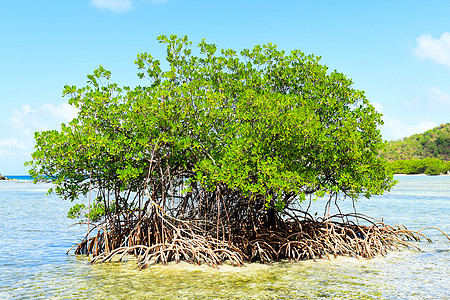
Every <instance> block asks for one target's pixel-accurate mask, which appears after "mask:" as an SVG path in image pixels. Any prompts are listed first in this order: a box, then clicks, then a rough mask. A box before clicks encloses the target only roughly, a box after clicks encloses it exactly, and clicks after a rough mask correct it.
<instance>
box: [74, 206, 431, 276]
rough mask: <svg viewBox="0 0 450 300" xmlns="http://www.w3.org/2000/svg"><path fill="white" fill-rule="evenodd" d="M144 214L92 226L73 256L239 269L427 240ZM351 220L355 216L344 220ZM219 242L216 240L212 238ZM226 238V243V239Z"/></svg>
mask: <svg viewBox="0 0 450 300" xmlns="http://www.w3.org/2000/svg"><path fill="white" fill-rule="evenodd" d="M151 210H152V212H151V213H150V214H145V215H144V216H142V215H141V216H139V215H140V214H139V212H138V211H131V212H129V213H128V214H126V215H124V214H122V215H116V216H115V217H114V218H111V219H110V220H109V221H107V222H104V223H103V224H102V225H101V226H98V227H97V231H96V235H95V236H92V232H91V237H90V238H89V239H87V238H85V239H84V240H83V241H82V242H81V243H79V244H77V245H76V250H75V253H76V254H92V255H93V258H92V260H91V263H102V262H111V261H121V260H122V259H123V258H124V256H125V255H127V254H131V255H134V256H135V257H136V258H137V260H138V267H139V268H141V269H142V268H146V267H148V266H149V265H152V264H157V263H161V264H167V263H169V262H180V261H187V262H190V263H193V264H202V263H205V264H208V265H209V266H213V267H216V266H218V265H221V264H222V263H223V262H224V261H229V262H230V263H231V264H232V265H235V266H241V265H243V264H244V262H252V261H259V262H262V263H271V262H273V261H279V260H284V259H286V260H289V261H300V260H306V259H313V260H316V259H321V258H328V259H330V257H337V256H351V257H355V258H373V257H375V256H377V255H383V256H384V255H386V254H387V252H388V251H390V250H399V249H401V248H404V247H411V248H415V249H418V250H420V249H419V248H418V247H417V246H416V245H414V244H412V243H411V242H414V241H420V240H421V239H426V240H427V241H429V242H431V240H430V239H429V238H427V237H426V236H425V235H424V234H423V233H421V232H420V231H421V230H418V231H412V230H408V229H406V228H405V227H404V226H390V225H387V224H384V223H382V222H377V221H375V220H371V219H369V217H367V216H363V218H364V219H367V220H370V222H368V223H369V224H368V225H357V224H355V222H351V221H346V222H343V221H340V222H339V221H336V220H335V219H338V220H343V218H342V215H335V216H331V217H328V218H325V219H322V220H320V221H319V220H313V219H310V218H305V219H301V220H300V219H298V218H297V219H296V220H295V221H293V220H292V219H289V220H282V219H278V220H277V226H276V228H274V229H268V228H267V227H264V226H260V227H254V228H253V230H249V229H247V228H246V227H242V226H241V227H239V226H235V227H231V226H229V225H228V226H225V225H222V226H217V224H215V222H208V221H205V220H179V219H176V218H173V217H169V216H168V215H167V214H165V213H164V212H163V211H162V209H161V208H160V207H159V206H157V205H154V206H153V207H152V209H151ZM349 216H350V217H351V216H353V217H355V214H351V215H350V214H349V215H346V218H347V220H348V217H349ZM217 237H219V238H217ZM227 237H231V238H227Z"/></svg>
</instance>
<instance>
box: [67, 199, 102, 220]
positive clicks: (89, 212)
mask: <svg viewBox="0 0 450 300" xmlns="http://www.w3.org/2000/svg"><path fill="white" fill-rule="evenodd" d="M105 215H106V210H105V206H104V204H103V203H100V202H98V201H96V202H94V203H93V204H91V206H90V208H89V207H86V205H84V204H75V205H74V206H72V207H71V208H70V209H69V212H68V213H67V217H68V218H70V219H77V218H86V219H87V218H89V219H90V220H91V221H92V222H95V221H98V220H100V219H101V218H102V217H104V216H105Z"/></svg>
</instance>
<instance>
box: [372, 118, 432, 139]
mask: <svg viewBox="0 0 450 300" xmlns="http://www.w3.org/2000/svg"><path fill="white" fill-rule="evenodd" d="M383 121H384V126H383V127H382V129H381V131H382V133H383V138H384V139H386V140H398V139H401V138H404V137H407V136H410V135H413V134H416V133H422V132H425V131H427V130H429V129H431V128H434V127H436V126H438V124H436V123H435V122H434V121H421V122H419V123H418V124H405V123H403V122H401V121H400V120H397V119H394V118H391V117H388V116H386V115H384V116H383Z"/></svg>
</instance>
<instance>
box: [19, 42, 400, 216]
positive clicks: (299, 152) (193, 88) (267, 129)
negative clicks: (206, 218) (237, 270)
mask: <svg viewBox="0 0 450 300" xmlns="http://www.w3.org/2000/svg"><path fill="white" fill-rule="evenodd" d="M158 41H159V42H160V43H162V44H165V45H166V47H167V56H166V60H167V64H168V68H167V69H165V70H163V69H162V67H161V63H160V61H159V60H157V59H155V58H153V57H152V56H151V55H150V54H148V53H142V54H139V55H138V57H137V60H136V62H135V63H136V65H137V66H138V69H139V73H138V76H139V77H140V78H142V79H144V80H147V81H146V84H145V85H142V86H137V87H135V88H129V87H119V86H118V85H117V84H115V83H111V82H110V76H111V73H110V72H109V71H107V70H105V69H104V68H103V67H100V68H99V69H97V70H95V72H94V74H92V75H89V76H88V84H87V86H85V87H81V88H78V87H75V86H66V87H65V90H64V95H65V96H67V97H68V98H69V103H70V104H72V105H74V106H75V107H77V108H78V109H79V113H78V117H77V118H75V119H74V120H72V121H71V122H70V123H69V124H67V125H65V124H62V126H61V129H60V130H59V131H57V130H50V131H43V132H37V133H36V134H35V139H36V146H35V151H34V153H33V154H32V160H31V161H30V162H28V163H27V164H28V165H29V166H31V171H30V174H31V175H32V176H34V177H35V178H36V180H37V181H50V182H53V183H55V185H56V188H55V191H56V193H57V194H59V195H61V196H62V197H64V198H66V199H71V200H74V199H77V198H78V197H79V196H80V195H86V193H87V192H88V189H89V183H90V184H91V185H92V186H93V187H94V188H96V189H99V190H100V191H101V192H100V193H99V195H98V197H100V199H103V200H104V201H105V202H106V201H107V200H108V201H109V198H110V197H111V198H113V199H114V201H115V202H116V204H117V205H116V206H115V207H116V209H120V207H129V206H130V205H131V204H130V201H132V200H130V198H129V197H130V193H131V194H135V193H137V194H143V193H144V192H145V188H146V186H147V183H148V180H153V181H154V182H158V181H161V184H160V186H161V188H162V186H164V182H163V181H164V178H165V177H164V176H163V175H164V174H175V173H177V174H183V177H184V178H185V181H184V182H186V183H190V185H189V184H188V185H187V186H188V188H187V190H186V191H189V186H190V187H192V186H194V183H195V184H197V185H198V186H201V187H202V188H204V189H205V190H214V189H215V188H216V187H217V186H218V185H222V186H226V187H227V188H229V189H231V190H234V191H236V192H237V193H240V194H241V195H242V197H243V198H245V199H248V201H251V199H253V198H254V197H263V198H264V199H266V200H265V201H266V203H267V205H266V206H267V207H276V208H277V209H278V210H280V211H281V210H282V209H283V208H284V204H285V203H284V199H286V197H288V196H292V195H294V196H295V197H298V198H299V199H300V200H301V199H304V197H305V195H308V194H313V193H314V194H316V195H319V196H323V195H325V194H327V193H328V194H333V195H336V194H338V193H341V195H344V196H347V197H351V198H353V199H356V198H357V197H358V196H359V195H361V194H363V195H365V196H367V197H370V196H371V195H373V194H381V193H382V192H383V191H385V190H388V189H390V188H391V187H392V186H393V184H394V183H395V181H394V180H393V178H392V175H391V174H390V173H389V171H388V169H387V167H386V162H385V160H384V158H382V157H380V156H379V154H378V153H379V152H380V151H381V150H382V148H383V147H384V144H383V142H382V138H381V135H380V132H379V130H378V129H377V126H378V125H380V124H381V123H382V121H381V115H380V114H379V113H377V112H376V111H375V110H374V108H373V106H372V105H370V103H369V101H368V100H367V99H366V97H365V95H364V92H362V91H359V90H356V89H354V88H353V86H352V84H353V82H352V81H351V80H350V79H349V78H347V77H346V76H345V75H343V74H341V73H339V72H337V71H333V72H329V71H328V70H327V67H326V66H323V65H321V64H319V58H318V57H316V56H313V55H309V56H307V55H305V54H304V53H302V52H300V51H298V50H294V51H292V52H290V53H288V54H287V53H285V52H284V51H281V50H278V49H277V47H276V46H275V45H273V44H267V45H263V46H255V47H254V48H253V49H245V50H243V51H241V52H240V53H239V54H238V53H237V52H236V51H234V50H231V49H228V50H220V51H218V49H217V46H216V45H215V44H208V43H206V42H205V40H202V41H201V42H200V44H199V45H198V50H196V51H198V52H199V55H194V54H193V52H194V51H193V47H192V42H190V41H189V40H188V38H187V37H183V38H179V37H177V36H170V37H167V36H160V37H158ZM194 50H195V49H194ZM156 157H158V158H159V159H160V161H163V163H162V164H161V165H163V166H165V167H164V168H162V167H160V168H154V167H152V166H153V165H152V161H154V160H155V158H156ZM179 184H181V183H179ZM153 186H158V185H153ZM160 194H161V193H160Z"/></svg>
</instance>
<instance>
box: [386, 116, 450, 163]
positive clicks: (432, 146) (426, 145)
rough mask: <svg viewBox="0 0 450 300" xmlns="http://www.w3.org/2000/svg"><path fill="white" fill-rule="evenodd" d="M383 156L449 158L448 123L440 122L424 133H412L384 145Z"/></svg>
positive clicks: (449, 137) (391, 158) (394, 158)
mask: <svg viewBox="0 0 450 300" xmlns="http://www.w3.org/2000/svg"><path fill="white" fill-rule="evenodd" d="M384 156H385V157H386V158H387V160H388V161H396V160H403V159H423V158H438V159H440V160H443V161H449V160H450V123H447V124H442V125H440V126H438V127H435V128H433V129H430V130H428V131H426V132H424V133H420V134H413V135H411V136H409V137H406V138H403V139H402V140H398V141H390V142H388V143H387V145H386V150H385V152H384Z"/></svg>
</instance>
